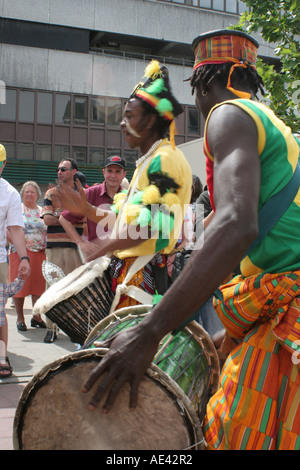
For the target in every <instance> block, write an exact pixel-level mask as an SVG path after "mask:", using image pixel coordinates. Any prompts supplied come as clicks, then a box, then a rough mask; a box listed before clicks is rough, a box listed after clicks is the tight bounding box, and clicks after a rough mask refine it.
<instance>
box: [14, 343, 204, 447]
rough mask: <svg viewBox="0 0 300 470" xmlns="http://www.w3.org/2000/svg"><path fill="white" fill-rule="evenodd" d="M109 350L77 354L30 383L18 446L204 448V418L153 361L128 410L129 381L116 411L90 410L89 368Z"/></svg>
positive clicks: (17, 429) (20, 410)
mask: <svg viewBox="0 0 300 470" xmlns="http://www.w3.org/2000/svg"><path fill="white" fill-rule="evenodd" d="M105 352H106V350H103V349H93V350H86V351H78V352H76V353H72V354H70V355H68V356H65V357H64V358H61V359H60V360H59V361H55V362H54V363H52V364H50V365H49V366H47V367H46V368H44V369H42V370H41V371H40V373H39V374H37V375H36V376H35V377H34V378H33V379H32V381H31V382H30V383H29V384H28V385H27V386H26V388H25V389H24V391H23V394H22V396H21V399H20V401H19V404H18V407H17V410H16V415H15V421H14V448H15V449H16V450H163V449H166V450H171V449H176V450H181V449H187V448H190V447H192V448H193V449H198V450H200V449H202V448H203V445H204V442H203V435H202V430H201V425H200V422H199V420H198V418H197V415H196V413H195V411H194V409H193V406H192V404H191V403H190V401H189V399H188V398H187V397H186V396H185V395H184V394H183V392H182V391H181V389H180V388H179V387H178V386H177V384H176V383H175V382H173V381H172V379H170V378H169V377H168V376H167V375H166V374H164V372H162V371H161V370H160V369H159V368H157V367H156V366H151V367H150V368H149V369H148V371H147V374H145V378H144V380H143V381H142V382H141V383H140V387H139V401H138V406H137V408H136V410H135V411H134V412H130V411H129V385H127V384H126V385H124V387H123V389H122V390H121V392H120V394H119V396H118V397H117V400H116V402H115V404H114V406H113V407H112V409H111V411H110V412H109V413H107V414H103V413H102V411H101V405H102V404H103V403H104V400H105V398H104V399H103V401H101V402H100V404H99V406H98V407H97V408H96V409H95V410H94V411H90V410H88V403H89V401H90V399H91V397H92V395H93V394H94V393H95V390H92V391H90V392H88V393H82V392H81V387H82V384H83V383H84V381H85V380H86V378H87V376H88V375H89V372H90V371H91V370H92V369H93V368H94V367H95V365H96V364H98V363H99V360H101V358H102V357H103V355H104V354H105Z"/></svg>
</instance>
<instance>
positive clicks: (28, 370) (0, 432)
mask: <svg viewBox="0 0 300 470" xmlns="http://www.w3.org/2000/svg"><path fill="white" fill-rule="evenodd" d="M24 311H25V320H26V325H27V331H25V332H20V331H17V328H16V311H15V309H14V307H12V306H11V299H8V301H7V304H6V312H7V320H8V356H9V359H10V363H11V365H12V367H13V375H12V376H11V377H9V378H7V379H0V450H13V440H12V435H13V422H14V416H15V410H16V407H17V405H18V402H19V399H20V396H21V394H22V391H23V389H24V387H25V386H26V384H27V383H28V382H29V381H30V380H31V378H32V377H33V376H34V375H35V374H36V373H37V372H39V371H40V370H41V368H42V367H44V366H45V365H47V364H50V363H51V362H52V361H54V360H56V359H59V358H60V357H63V356H65V355H66V354H69V353H72V352H74V351H75V350H76V348H77V345H76V344H74V343H72V342H71V341H70V339H69V338H68V336H66V335H65V334H64V333H62V332H60V333H59V335H58V338H57V340H56V341H55V342H54V343H52V344H45V343H44V337H45V334H46V330H45V329H41V328H31V326H30V320H31V317H32V313H31V299H30V298H29V297H27V298H26V299H25V310H24Z"/></svg>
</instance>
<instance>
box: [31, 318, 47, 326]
mask: <svg viewBox="0 0 300 470" xmlns="http://www.w3.org/2000/svg"><path fill="white" fill-rule="evenodd" d="M31 326H32V327H33V328H34V327H40V328H47V325H46V323H45V322H44V321H43V320H42V319H41V320H36V319H35V318H32V319H31Z"/></svg>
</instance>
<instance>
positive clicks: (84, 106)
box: [73, 96, 88, 126]
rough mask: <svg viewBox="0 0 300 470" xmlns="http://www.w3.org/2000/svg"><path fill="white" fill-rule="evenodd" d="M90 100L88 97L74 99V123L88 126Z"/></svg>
mask: <svg viewBox="0 0 300 470" xmlns="http://www.w3.org/2000/svg"><path fill="white" fill-rule="evenodd" d="M87 110H88V99H87V97H86V96H83V97H81V96H75V97H74V114H73V123H74V124H82V125H85V126H86V125H87V121H88V112H87Z"/></svg>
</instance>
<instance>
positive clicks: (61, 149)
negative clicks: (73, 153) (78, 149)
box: [54, 145, 70, 162]
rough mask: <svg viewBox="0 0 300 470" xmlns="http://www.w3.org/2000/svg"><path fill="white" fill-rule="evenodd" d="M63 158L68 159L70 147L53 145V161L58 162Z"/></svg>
mask: <svg viewBox="0 0 300 470" xmlns="http://www.w3.org/2000/svg"><path fill="white" fill-rule="evenodd" d="M65 158H70V147H69V146H68V145H55V146H54V160H55V161H56V162H60V161H61V160H63V159H65Z"/></svg>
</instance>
